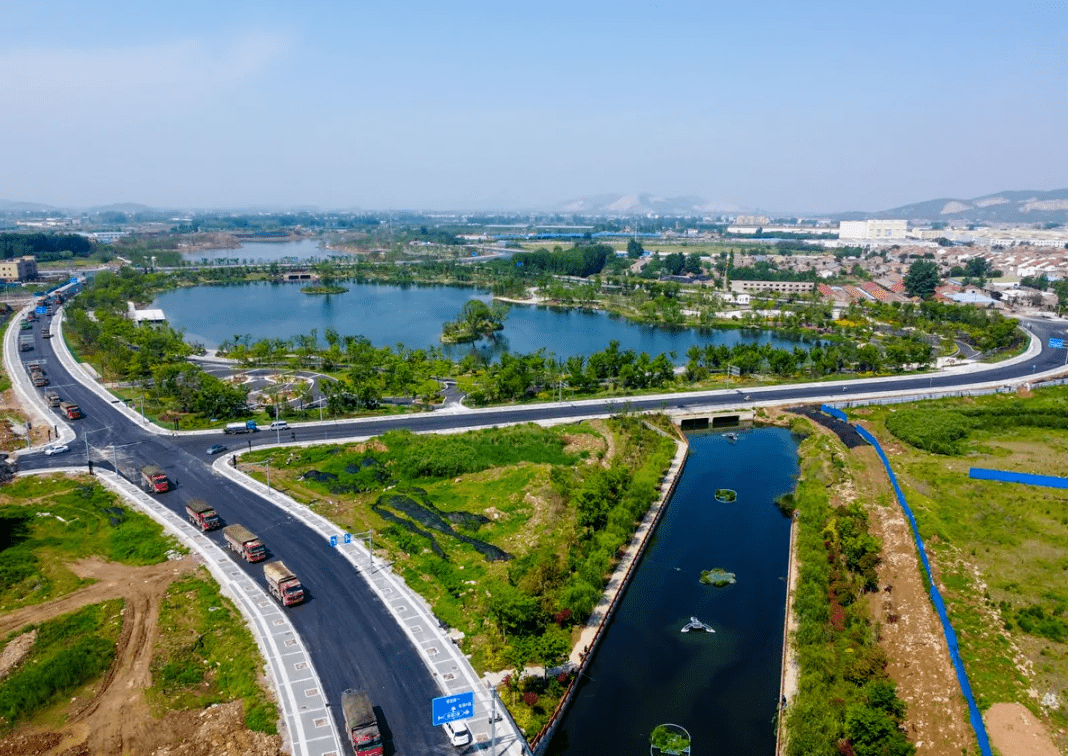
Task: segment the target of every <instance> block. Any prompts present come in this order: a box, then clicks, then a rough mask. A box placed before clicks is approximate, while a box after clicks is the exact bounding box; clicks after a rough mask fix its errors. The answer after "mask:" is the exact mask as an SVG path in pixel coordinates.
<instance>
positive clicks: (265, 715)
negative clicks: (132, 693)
mask: <svg viewBox="0 0 1068 756" xmlns="http://www.w3.org/2000/svg"><path fill="white" fill-rule="evenodd" d="M158 628H159V638H158V639H157V641H156V648H155V652H154V655H153V659H152V687H151V688H150V689H149V690H148V691H147V693H146V695H147V698H148V701H149V705H150V707H151V708H152V709H153V712H154V713H155V714H156V715H157V716H161V715H162V714H164V713H165V712H167V711H173V710H181V709H201V708H205V707H207V706H210V705H211V704H214V703H220V702H224V701H233V700H235V699H242V700H243V701H244V707H245V726H246V727H248V728H249V729H250V730H256V731H259V732H266V733H270V734H274V733H275V732H276V727H275V722H276V721H277V719H278V711H277V708H276V707H275V705H274V704H273V703H272V702H270V701H269V700H268V699H267V696H266V693H265V692H264V690H263V688H262V687H261V686H260V684H259V676H260V673H261V669H262V666H263V660H262V658H261V657H260V653H259V649H258V648H257V647H256V643H255V642H254V641H253V640H252V636H251V634H250V633H249V631H248V628H247V627H245V623H244V621H243V620H242V618H241V615H240V614H239V613H238V611H237V610H236V609H235V608H234V605H233V604H232V603H231V602H230V600H229V599H227V598H223V596H222V595H221V594H220V593H219V586H218V585H217V584H216V583H215V582H214V581H213V580H211V579H210V578H207V577H201V576H196V577H188V578H185V579H182V580H179V581H176V582H175V583H173V584H172V585H171V586H170V588H169V589H168V590H167V597H166V599H165V600H164V602H163V604H162V605H161V606H160V612H159V621H158Z"/></svg>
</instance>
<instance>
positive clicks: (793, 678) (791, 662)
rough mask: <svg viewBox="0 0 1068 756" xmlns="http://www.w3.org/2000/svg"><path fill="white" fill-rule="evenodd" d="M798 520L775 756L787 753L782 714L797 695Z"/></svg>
mask: <svg viewBox="0 0 1068 756" xmlns="http://www.w3.org/2000/svg"><path fill="white" fill-rule="evenodd" d="M800 517H801V513H800V512H798V511H794V516H793V520H792V521H791V522H790V554H789V558H788V559H787V562H786V564H787V567H786V569H787V574H786V607H785V608H784V609H783V612H784V618H783V623H782V663H781V665H780V669H781V672H780V673H779V713H778V716H777V717H776V718H775V756H782V754H783V753H785V751H786V740H785V738H783V718H784V717H783V715H784V714H785V713H786V706H787V704H788V702H789V701H792V700H793V697H794V694H795V693H797V680H798V671H799V668H798V663H797V654H795V653H794V647H793V643H792V642H791V638H792V637H793V632H794V630H795V629H796V628H795V623H796V621H797V619H796V617H795V616H794V593H795V592H796V591H797V576H798V573H799V568H800V565H799V564H798V563H797V529H798V527H799V521H800Z"/></svg>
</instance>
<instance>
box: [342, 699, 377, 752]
mask: <svg viewBox="0 0 1068 756" xmlns="http://www.w3.org/2000/svg"><path fill="white" fill-rule="evenodd" d="M341 711H342V713H343V714H344V715H345V731H346V732H347V733H348V734H349V740H350V741H351V742H352V749H353V750H354V751H356V756H381V755H382V734H381V733H380V732H379V731H378V719H377V718H376V717H375V712H374V709H373V708H371V698H370V697H369V696H368V695H367V691H365V690H346V691H345V692H344V693H342V694H341Z"/></svg>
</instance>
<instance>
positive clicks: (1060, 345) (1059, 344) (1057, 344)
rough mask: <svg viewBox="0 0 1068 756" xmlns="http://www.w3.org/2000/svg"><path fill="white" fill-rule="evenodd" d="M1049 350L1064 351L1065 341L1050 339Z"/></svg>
mask: <svg viewBox="0 0 1068 756" xmlns="http://www.w3.org/2000/svg"><path fill="white" fill-rule="evenodd" d="M1049 348H1050V349H1064V339H1050V340H1049Z"/></svg>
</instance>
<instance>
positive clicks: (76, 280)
mask: <svg viewBox="0 0 1068 756" xmlns="http://www.w3.org/2000/svg"><path fill="white" fill-rule="evenodd" d="M67 283H78V277H77V276H74V278H72V279H71V280H69V281H67Z"/></svg>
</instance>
